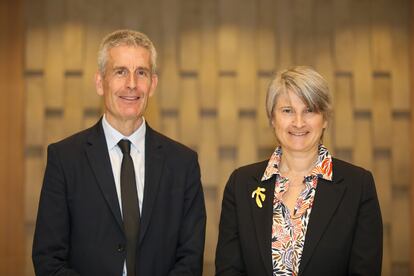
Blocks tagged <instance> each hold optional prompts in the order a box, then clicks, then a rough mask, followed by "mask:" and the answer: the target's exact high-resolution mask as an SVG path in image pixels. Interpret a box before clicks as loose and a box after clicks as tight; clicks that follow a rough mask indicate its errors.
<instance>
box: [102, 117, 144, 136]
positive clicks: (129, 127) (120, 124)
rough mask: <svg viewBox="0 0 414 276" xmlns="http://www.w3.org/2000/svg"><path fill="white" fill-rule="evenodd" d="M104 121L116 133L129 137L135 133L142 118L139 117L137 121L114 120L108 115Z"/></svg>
mask: <svg viewBox="0 0 414 276" xmlns="http://www.w3.org/2000/svg"><path fill="white" fill-rule="evenodd" d="M105 119H106V121H107V122H108V123H109V124H110V125H111V126H112V127H113V128H114V129H116V130H117V131H119V132H120V133H121V134H122V135H124V136H126V137H127V136H130V135H131V134H132V133H134V131H136V130H137V129H138V128H139V127H140V126H141V125H142V123H143V121H144V120H143V118H142V117H139V118H138V119H132V120H123V121H122V120H114V119H113V118H112V117H111V116H108V114H105Z"/></svg>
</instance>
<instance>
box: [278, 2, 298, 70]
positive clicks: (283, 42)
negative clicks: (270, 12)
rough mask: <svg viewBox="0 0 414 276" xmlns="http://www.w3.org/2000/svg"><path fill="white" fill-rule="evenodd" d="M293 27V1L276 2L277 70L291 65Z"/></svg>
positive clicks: (292, 58)
mask: <svg viewBox="0 0 414 276" xmlns="http://www.w3.org/2000/svg"><path fill="white" fill-rule="evenodd" d="M293 27H294V17H293V1H285V0H276V36H277V39H276V40H277V43H279V53H278V55H277V65H278V66H276V68H277V69H284V68H286V67H289V66H292V65H293V62H294V55H293V50H292V49H293V45H294V42H293V30H294V28H293Z"/></svg>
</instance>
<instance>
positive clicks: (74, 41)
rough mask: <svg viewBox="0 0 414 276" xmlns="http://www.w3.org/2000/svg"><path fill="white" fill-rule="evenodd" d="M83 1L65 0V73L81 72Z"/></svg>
mask: <svg viewBox="0 0 414 276" xmlns="http://www.w3.org/2000/svg"><path fill="white" fill-rule="evenodd" d="M82 3H83V1H81V0H66V3H65V4H66V5H65V12H64V14H65V15H66V16H65V21H64V22H63V23H64V35H63V36H64V49H65V51H64V53H65V54H64V66H65V70H66V72H68V71H69V72H71V71H75V72H79V73H81V72H82V66H83V45H84V44H83V43H84V37H85V35H84V22H83V18H82V17H83V14H84V10H83V6H82Z"/></svg>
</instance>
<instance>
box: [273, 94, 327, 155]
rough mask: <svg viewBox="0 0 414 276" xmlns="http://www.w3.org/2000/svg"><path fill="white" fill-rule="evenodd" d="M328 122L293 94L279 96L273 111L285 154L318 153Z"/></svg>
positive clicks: (276, 128) (275, 125)
mask: <svg viewBox="0 0 414 276" xmlns="http://www.w3.org/2000/svg"><path fill="white" fill-rule="evenodd" d="M327 124H328V123H327V121H326V120H325V119H324V118H323V115H322V114H321V113H319V112H316V111H313V110H310V109H309V107H308V106H306V105H305V103H304V102H303V101H302V100H301V99H300V98H299V97H298V96H297V95H296V94H295V93H293V92H291V91H288V92H287V93H283V94H281V95H279V96H278V98H277V99H276V104H275V108H274V109H273V119H272V125H273V127H274V130H275V133H276V137H277V139H278V141H279V143H280V145H281V147H282V149H283V151H284V152H291V153H294V152H297V153H306V152H310V153H313V152H314V151H315V150H316V151H317V149H318V145H319V141H320V139H321V137H322V133H323V130H324V129H325V128H326V126H327Z"/></svg>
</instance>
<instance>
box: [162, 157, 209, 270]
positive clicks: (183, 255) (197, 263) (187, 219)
mask: <svg viewBox="0 0 414 276" xmlns="http://www.w3.org/2000/svg"><path fill="white" fill-rule="evenodd" d="M188 167H189V169H188V172H187V177H186V183H185V195H184V211H183V217H182V219H183V221H182V224H181V225H182V226H181V229H180V233H179V242H178V245H177V250H176V263H175V266H174V268H173V269H172V270H171V271H170V272H169V273H168V275H169V276H175V275H197V276H201V275H202V270H203V255H204V242H205V234H206V233H205V232H206V210H205V204H204V195H203V189H202V185H201V180H200V178H201V175H200V166H199V164H198V161H197V155H196V154H194V158H193V160H192V161H191V162H190V164H189V166H188Z"/></svg>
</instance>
